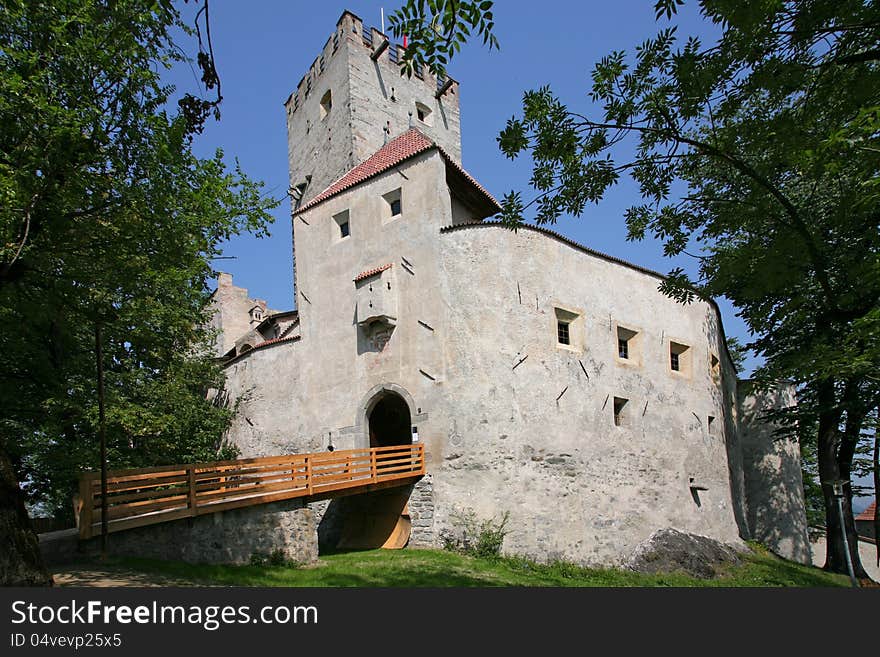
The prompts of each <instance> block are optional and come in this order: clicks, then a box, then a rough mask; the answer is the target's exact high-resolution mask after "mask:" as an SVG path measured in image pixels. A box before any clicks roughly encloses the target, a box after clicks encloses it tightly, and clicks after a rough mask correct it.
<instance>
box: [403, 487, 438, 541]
mask: <svg viewBox="0 0 880 657" xmlns="http://www.w3.org/2000/svg"><path fill="white" fill-rule="evenodd" d="M409 516H410V518H411V519H412V534H410V537H409V547H423V548H430V547H437V542H436V540H435V538H434V478H433V477H432V476H431V475H430V474H426V475H425V476H424V477H422V478H421V479H420V480H419V481H417V482H416V484H415V486H413V491H412V493H411V494H410V496H409Z"/></svg>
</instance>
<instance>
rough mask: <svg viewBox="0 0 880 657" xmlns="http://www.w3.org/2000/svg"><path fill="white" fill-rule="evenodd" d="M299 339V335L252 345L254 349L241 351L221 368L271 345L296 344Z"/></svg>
mask: <svg viewBox="0 0 880 657" xmlns="http://www.w3.org/2000/svg"><path fill="white" fill-rule="evenodd" d="M300 337H301V336H299V335H292V336H289V337H286V338H272V339H271V340H264V341H263V342H260V343H259V344H256V345H254V347H253V348H252V349H248V350H247V351H243V352H241V353H239V354H237V355H235V356H233V357H232V358H230V359H229V360H226V361H224V362H223V363H222V366H223V367H226V366H227V365H231V364H232V363H234V362H236V361H238V360H240V359H242V358H244V357H245V356H247V355H249V354H251V353H253V352H255V351H258V350H260V349H263V348H265V347H270V346H272V345H273V344H279V343H281V342H298V341H299V340H300Z"/></svg>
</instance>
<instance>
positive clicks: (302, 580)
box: [112, 548, 848, 587]
mask: <svg viewBox="0 0 880 657" xmlns="http://www.w3.org/2000/svg"><path fill="white" fill-rule="evenodd" d="M112 563H113V564H114V565H115V567H117V568H121V569H127V570H131V571H136V572H139V573H152V574H155V575H157V576H160V577H162V578H174V579H180V580H186V581H190V582H193V583H194V584H209V585H220V586H319V587H323V586H332V587H345V586H360V587H368V586H381V587H446V586H457V587H466V586H737V587H741V586H847V585H848V580H847V579H846V577H843V576H840V575H832V574H830V573H826V572H824V571H822V570H820V569H818V568H814V567H812V566H803V565H800V564H797V563H793V562H790V561H784V560H782V559H779V558H777V557H775V556H773V555H771V554H769V553H768V552H766V551H764V550H761V549H760V548H757V549H753V552H752V553H751V554H748V555H746V557H745V560H744V563H743V564H742V565H739V566H735V567H731V568H730V569H729V570H728V571H727V572H725V574H724V576H722V577H719V578H718V579H714V580H700V579H696V578H693V577H689V576H687V575H683V574H664V575H642V574H639V573H632V572H627V571H622V570H613V569H594V568H581V567H579V566H574V565H572V564H567V563H561V562H560V563H554V564H547V565H541V564H535V563H532V562H528V561H526V560H523V559H517V558H510V557H502V558H494V559H481V558H475V557H468V556H464V555H460V554H455V553H452V552H446V551H442V550H413V549H408V550H397V551H393V550H368V551H363V552H346V553H340V554H332V555H327V556H322V557H321V559H320V561H319V562H318V564H317V565H315V566H305V567H295V566H220V565H207V564H200V565H192V564H187V563H182V562H171V561H156V560H149V559H118V560H115V561H114V562H112Z"/></svg>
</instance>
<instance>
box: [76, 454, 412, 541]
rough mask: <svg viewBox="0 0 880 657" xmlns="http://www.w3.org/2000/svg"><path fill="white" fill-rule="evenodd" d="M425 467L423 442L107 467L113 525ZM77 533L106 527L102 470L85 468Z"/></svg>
mask: <svg viewBox="0 0 880 657" xmlns="http://www.w3.org/2000/svg"><path fill="white" fill-rule="evenodd" d="M424 474H425V448H424V445H423V444H422V443H417V444H414V445H394V446H391V447H372V448H369V449H352V450H345V451H337V452H320V453H316V454H290V455H288V456H270V457H265V458H252V459H238V460H235V461H216V462H213V463H193V464H189V465H175V466H162V467H156V468H142V469H139V470H116V471H113V472H109V473H108V475H107V518H108V531H110V532H117V531H121V530H123V529H131V528H133V527H142V526H144V525H152V524H155V523H159V522H166V521H169V520H177V519H179V518H191V517H194V516H198V515H204V514H207V513H216V512H218V511H228V510H230V509H237V508H241V507H245V506H252V505H255V504H266V503H269V502H277V501H279V500H287V499H291V498H294V497H314V498H323V497H335V496H339V495H344V494H353V493H356V492H360V491H359V490H358V489H363V490H364V491H366V490H370V489H373V488H379V487H383V486H387V485H405V484H407V483H410V481H407V480H411V481H415V480H416V479H418V478H419V477H421V476H422V475H424ZM79 483H80V486H79V511H78V514H77V515H78V521H79V534H80V538H83V539H86V538H91V537H92V536H96V535H98V534H100V533H101V503H102V498H101V475H100V473H97V472H87V473H84V474H82V475H80V481H79Z"/></svg>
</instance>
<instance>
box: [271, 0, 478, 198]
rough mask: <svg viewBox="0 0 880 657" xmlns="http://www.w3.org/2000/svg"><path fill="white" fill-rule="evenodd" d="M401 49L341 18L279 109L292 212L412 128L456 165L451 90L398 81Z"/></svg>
mask: <svg viewBox="0 0 880 657" xmlns="http://www.w3.org/2000/svg"><path fill="white" fill-rule="evenodd" d="M402 50H403V49H402V47H401V46H399V45H397V44H394V43H391V42H390V39H389V37H387V36H386V35H384V34H382V33H381V32H379V30H377V29H375V28H369V27H367V26H365V25H364V23H363V21H362V20H361V19H360V18H358V17H357V16H355V15H354V14H352V13H351V12H349V11H346V12H344V13H343V14H342V16H341V17H340V19H339V21H338V22H337V24H336V31H335V32H334V33H333V34H331V35H330V38H329V39H327V43H325V44H324V48H323V50H322V51H321V53H320V55H318V57H317V58H316V59H315V61H314V62H313V63H312V65H311V67H310V68H309V70H308V72H307V73H306V74H305V75H304V76H303V78H302V79H301V80H300V81H299V84H298V85H297V87H296V90H295V91H294V92H293V93H292V94H291V95H290V97H289V98H288V99H287V101H286V102H285V104H284V106H285V109H286V111H287V135H288V136H287V145H288V160H289V170H290V193H291V196H292V199H293V207H294V209H296V208H297V207H299V206H300V205H302V204H303V203H306V202H307V201H309V200H310V199H312V198H314V197H315V196H317V195H318V194H319V193H321V192H322V191H323V190H324V189H326V188H327V187H328V186H329V185H330V184H331V183H332V182H334V181H335V180H337V179H339V178H340V177H342V176H343V175H344V174H345V173H346V172H347V171H349V170H350V169H352V168H353V167H354V166H356V165H357V164H359V163H360V162H363V161H364V160H366V159H367V158H368V157H369V156H370V155H372V154H373V153H375V152H376V151H377V150H379V149H380V148H381V147H382V146H383V144H384V143H385V142H386V141H388V140H390V139H391V138H393V137H396V136H398V135H400V134H402V133H403V132H405V131H406V130H407V129H408V128H410V127H416V128H418V129H419V130H420V131H421V132H423V133H425V134H426V135H427V136H428V137H430V138H431V139H432V140H433V141H434V142H435V143H436V144H437V145H438V146H440V147H441V148H443V149H444V150H445V151H446V153H447V154H448V155H450V156H451V157H452V158H454V159H455V160H456V161H458V162H461V125H460V121H459V101H458V83H457V82H455V81H454V80H452V79H451V78H447V79H445V80H438V79H437V78H435V77H434V76H433V75H431V73H430V72H428V71H427V70H424V71H416V74H415V75H413V76H412V78H407V77H406V76H404V75H401V74H400V66H399V64H398V61H399V57H400V55H401V53H402Z"/></svg>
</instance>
